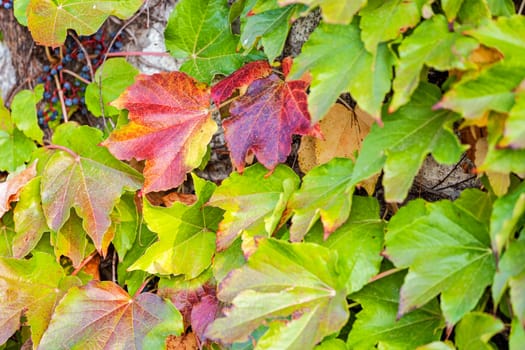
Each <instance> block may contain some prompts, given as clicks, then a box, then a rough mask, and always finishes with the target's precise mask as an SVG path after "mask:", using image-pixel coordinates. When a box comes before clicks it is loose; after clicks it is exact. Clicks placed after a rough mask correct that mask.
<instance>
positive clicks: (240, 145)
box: [223, 74, 321, 172]
mask: <svg viewBox="0 0 525 350" xmlns="http://www.w3.org/2000/svg"><path fill="white" fill-rule="evenodd" d="M307 87H308V83H307V82H305V81H302V80H293V81H289V82H285V81H283V80H281V79H280V78H279V77H278V76H277V75H275V74H272V75H270V76H269V77H267V78H263V79H259V80H256V81H254V82H253V83H252V84H251V85H250V86H249V87H248V91H247V92H246V94H245V95H243V96H242V97H240V98H239V99H238V100H236V101H234V102H233V103H232V106H231V108H230V113H231V115H232V117H230V118H228V119H226V120H225V121H224V123H223V125H224V134H225V137H226V142H227V143H228V147H229V149H230V152H231V158H232V162H233V164H234V165H235V167H236V168H237V170H238V171H239V172H242V171H243V170H244V163H245V159H246V157H247V156H249V155H250V154H251V153H252V152H253V153H254V154H255V155H256V156H257V159H258V160H259V162H260V163H262V164H263V165H264V166H265V167H266V168H268V169H270V170H273V169H274V168H275V167H276V166H277V164H279V163H282V162H284V161H285V160H286V157H287V156H288V155H289V154H290V151H291V143H292V134H299V135H311V136H321V134H320V131H319V126H318V125H315V126H313V127H312V126H311V125H310V114H309V113H308V107H307V95H306V89H307Z"/></svg>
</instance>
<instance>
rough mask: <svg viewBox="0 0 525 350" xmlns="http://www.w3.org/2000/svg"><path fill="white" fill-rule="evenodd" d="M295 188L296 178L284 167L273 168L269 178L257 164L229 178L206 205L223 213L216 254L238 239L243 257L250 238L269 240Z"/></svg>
mask: <svg viewBox="0 0 525 350" xmlns="http://www.w3.org/2000/svg"><path fill="white" fill-rule="evenodd" d="M297 187H299V178H298V177H297V175H296V174H295V173H294V171H293V170H292V169H290V168H288V167H286V166H284V165H279V166H277V168H275V170H274V171H273V173H271V175H269V176H268V170H267V169H266V168H264V167H263V166H262V165H261V164H259V163H257V164H255V165H253V166H250V167H248V168H246V169H245V171H244V173H243V174H242V175H241V174H239V173H236V172H234V173H232V174H230V176H229V177H228V178H227V179H226V180H224V181H223V182H222V184H221V185H220V186H219V188H217V191H215V193H214V194H213V196H212V197H211V199H210V201H209V202H208V205H212V206H216V207H219V208H222V209H224V210H225V211H226V212H225V213H224V219H223V220H222V221H221V223H220V225H219V231H218V232H217V250H219V251H221V250H224V249H226V248H227V247H229V246H230V245H231V244H232V243H233V241H235V239H236V238H237V237H239V236H241V235H242V239H243V250H245V253H246V249H244V248H245V247H246V246H245V245H246V244H248V245H249V246H251V245H252V238H253V237H268V236H270V235H271V234H272V233H273V232H274V231H275V229H276V228H277V225H278V224H279V223H280V222H281V220H282V219H281V217H282V215H283V213H284V210H285V209H286V204H287V202H288V199H289V198H290V196H291V195H292V193H293V192H294V191H295V190H296V189H297ZM283 222H284V221H283Z"/></svg>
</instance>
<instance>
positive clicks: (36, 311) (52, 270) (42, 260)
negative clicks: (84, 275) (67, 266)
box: [0, 252, 80, 347]
mask: <svg viewBox="0 0 525 350" xmlns="http://www.w3.org/2000/svg"><path fill="white" fill-rule="evenodd" d="M74 285H80V280H79V279H78V278H76V277H66V276H65V274H64V270H63V269H62V267H61V266H60V265H59V264H58V263H57V262H56V261H55V258H54V257H53V256H51V255H48V254H44V253H39V252H33V256H32V257H31V259H29V260H23V259H14V258H3V257H0V295H2V303H1V304H0V344H3V343H5V342H6V341H7V339H8V338H9V337H10V336H11V335H12V334H13V333H14V332H15V331H16V330H17V329H18V328H19V327H20V317H21V316H22V315H25V316H26V317H27V321H28V323H29V325H30V326H31V337H32V340H33V344H34V345H35V347H36V346H37V345H38V344H39V342H40V339H41V337H42V334H43V333H44V331H45V329H46V328H47V326H48V324H49V321H50V319H51V315H52V314H53V309H54V308H55V305H56V304H57V303H58V302H59V301H60V299H61V298H62V296H63V295H64V294H65V291H66V290H67V289H68V288H69V287H71V286H74Z"/></svg>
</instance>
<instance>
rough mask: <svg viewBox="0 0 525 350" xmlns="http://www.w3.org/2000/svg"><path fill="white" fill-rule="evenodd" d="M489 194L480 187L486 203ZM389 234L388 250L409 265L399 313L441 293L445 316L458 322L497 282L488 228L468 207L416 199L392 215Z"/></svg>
mask: <svg viewBox="0 0 525 350" xmlns="http://www.w3.org/2000/svg"><path fill="white" fill-rule="evenodd" d="M472 191H474V190H472ZM486 196H488V195H487V194H485V193H482V192H477V197H478V201H480V202H483V201H484V198H485V197H486ZM470 206H472V207H475V206H477V203H476V202H472V203H471V204H470ZM385 237H386V243H385V245H386V251H385V255H386V256H387V257H388V258H389V259H390V260H392V261H393V262H394V264H395V265H396V267H400V268H404V267H408V268H409V272H408V275H407V276H406V278H405V283H404V284H403V287H402V289H401V299H400V305H399V315H403V314H405V313H407V312H408V311H410V310H413V309H414V308H418V307H421V306H422V305H425V304H426V303H427V302H428V301H429V300H432V299H433V298H434V297H436V296H437V295H438V294H440V293H441V309H442V310H443V314H444V316H445V319H446V320H447V323H448V324H451V325H452V324H455V323H456V322H458V321H459V320H460V319H461V318H462V317H463V316H464V315H465V314H466V313H468V312H469V311H470V310H472V309H473V308H474V307H475V306H476V304H477V303H478V301H479V299H480V297H481V295H482V294H483V292H484V290H485V287H487V286H488V285H489V284H490V283H491V282H492V278H493V276H494V272H495V259H494V256H493V254H492V251H491V249H490V238H489V232H488V227H487V225H486V224H485V223H483V222H481V221H480V220H479V218H477V217H476V216H475V215H473V214H472V211H470V210H467V209H465V208H464V207H463V206H458V205H456V204H455V203H452V202H450V201H448V200H443V201H440V202H436V203H425V202H424V201H422V200H414V201H412V202H410V203H409V204H408V205H407V206H406V207H403V208H401V209H400V210H399V211H398V212H397V213H396V215H394V217H393V218H392V219H391V220H390V222H389V224H388V227H387V233H386V235H385Z"/></svg>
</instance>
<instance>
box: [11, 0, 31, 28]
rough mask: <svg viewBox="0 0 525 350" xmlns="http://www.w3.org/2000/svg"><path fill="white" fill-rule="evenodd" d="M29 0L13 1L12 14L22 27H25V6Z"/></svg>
mask: <svg viewBox="0 0 525 350" xmlns="http://www.w3.org/2000/svg"><path fill="white" fill-rule="evenodd" d="M29 1H30V0H16V1H13V14H14V15H15V18H16V20H17V21H18V23H20V24H21V25H23V26H26V27H27V6H28V5H29Z"/></svg>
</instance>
